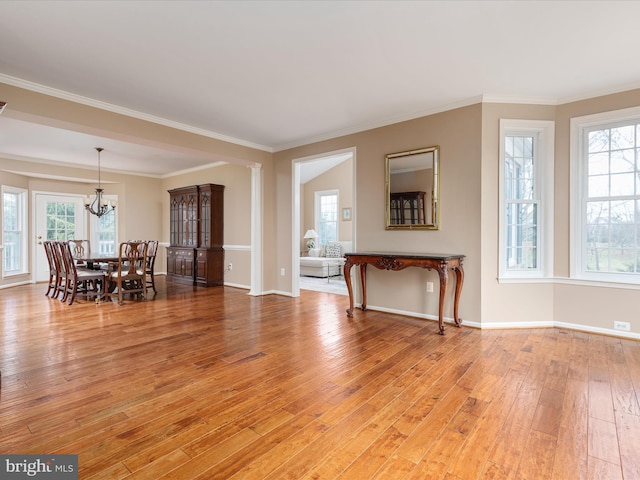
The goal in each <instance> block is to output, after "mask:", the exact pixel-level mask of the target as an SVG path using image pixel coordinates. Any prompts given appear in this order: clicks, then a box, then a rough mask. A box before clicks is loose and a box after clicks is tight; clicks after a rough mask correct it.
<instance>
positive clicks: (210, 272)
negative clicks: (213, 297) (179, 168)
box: [167, 183, 224, 287]
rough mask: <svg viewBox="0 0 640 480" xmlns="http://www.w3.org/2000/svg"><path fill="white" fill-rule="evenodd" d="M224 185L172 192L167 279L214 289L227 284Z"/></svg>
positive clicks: (170, 195) (197, 186)
mask: <svg viewBox="0 0 640 480" xmlns="http://www.w3.org/2000/svg"><path fill="white" fill-rule="evenodd" d="M223 194H224V185H214V184H211V183H208V184H204V185H192V186H189V187H182V188H176V189H173V190H169V202H170V203H169V215H170V218H169V229H170V233H169V241H170V246H169V247H168V248H167V279H168V280H170V281H175V282H179V283H187V284H190V285H201V286H205V287H212V286H216V285H222V284H223V283H224V249H223V248H222V244H223V237H224V235H223V234H224V230H223V226H224V223H223V213H224V210H223V207H224V203H223V200H224V196H223Z"/></svg>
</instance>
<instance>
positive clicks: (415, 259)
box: [344, 252, 465, 335]
mask: <svg viewBox="0 0 640 480" xmlns="http://www.w3.org/2000/svg"><path fill="white" fill-rule="evenodd" d="M344 256H345V258H346V259H347V260H346V262H345V264H344V279H345V282H346V284H347V290H348V291H349V309H348V310H347V316H349V317H353V287H352V285H351V275H350V274H349V273H350V271H351V267H352V266H353V265H359V266H360V281H361V282H362V310H366V309H367V282H366V272H367V265H373V266H374V267H376V268H377V269H379V270H403V269H405V268H407V267H420V268H426V269H428V270H437V272H438V276H439V277H440V304H439V308H438V326H439V327H440V335H444V322H443V319H444V299H445V296H446V294H447V286H448V284H449V270H453V271H454V272H455V274H456V292H455V298H454V304H453V320H454V321H455V324H456V326H457V327H460V326H461V324H462V322H461V321H460V318H459V317H458V303H459V301H460V293H461V292H462V283H463V281H464V271H463V269H462V261H463V260H464V258H465V255H436V254H412V253H373V252H368V253H345V254H344Z"/></svg>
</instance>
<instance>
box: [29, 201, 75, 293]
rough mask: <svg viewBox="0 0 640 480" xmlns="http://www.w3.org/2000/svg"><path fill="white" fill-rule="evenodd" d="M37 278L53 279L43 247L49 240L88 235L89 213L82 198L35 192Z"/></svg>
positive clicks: (39, 279)
mask: <svg viewBox="0 0 640 480" xmlns="http://www.w3.org/2000/svg"><path fill="white" fill-rule="evenodd" d="M34 204H35V212H34V216H33V218H34V219H35V228H34V231H35V238H36V242H35V255H34V258H35V269H34V270H35V279H34V280H35V281H36V282H44V281H47V279H48V278H49V264H48V263H47V257H46V254H45V251H44V248H43V247H42V242H43V241H45V240H71V239H74V238H78V239H79V238H85V235H86V231H87V230H86V214H85V209H84V205H83V204H82V197H79V196H72V195H54V194H46V193H36V194H35V202H34Z"/></svg>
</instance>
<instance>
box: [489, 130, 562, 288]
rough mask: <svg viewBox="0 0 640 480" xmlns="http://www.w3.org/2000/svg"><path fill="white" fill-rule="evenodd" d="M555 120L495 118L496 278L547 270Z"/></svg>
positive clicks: (544, 273)
mask: <svg viewBox="0 0 640 480" xmlns="http://www.w3.org/2000/svg"><path fill="white" fill-rule="evenodd" d="M553 129H554V123H553V122H547V121H525V120H501V121H500V254H499V258H500V259H499V261H500V268H499V275H500V277H501V278H531V277H545V276H550V275H551V270H552V259H553V257H552V245H553V227H552V225H553V223H552V217H553V213H552V209H553V146H554V145H553V138H554V134H553V133H554V132H553Z"/></svg>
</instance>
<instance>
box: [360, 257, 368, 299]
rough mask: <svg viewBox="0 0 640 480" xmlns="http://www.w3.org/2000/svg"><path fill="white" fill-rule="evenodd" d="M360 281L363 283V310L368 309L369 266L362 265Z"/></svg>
mask: <svg viewBox="0 0 640 480" xmlns="http://www.w3.org/2000/svg"><path fill="white" fill-rule="evenodd" d="M360 281H361V282H362V307H361V308H362V310H366V309H367V264H366V263H362V264H361V265H360Z"/></svg>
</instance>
